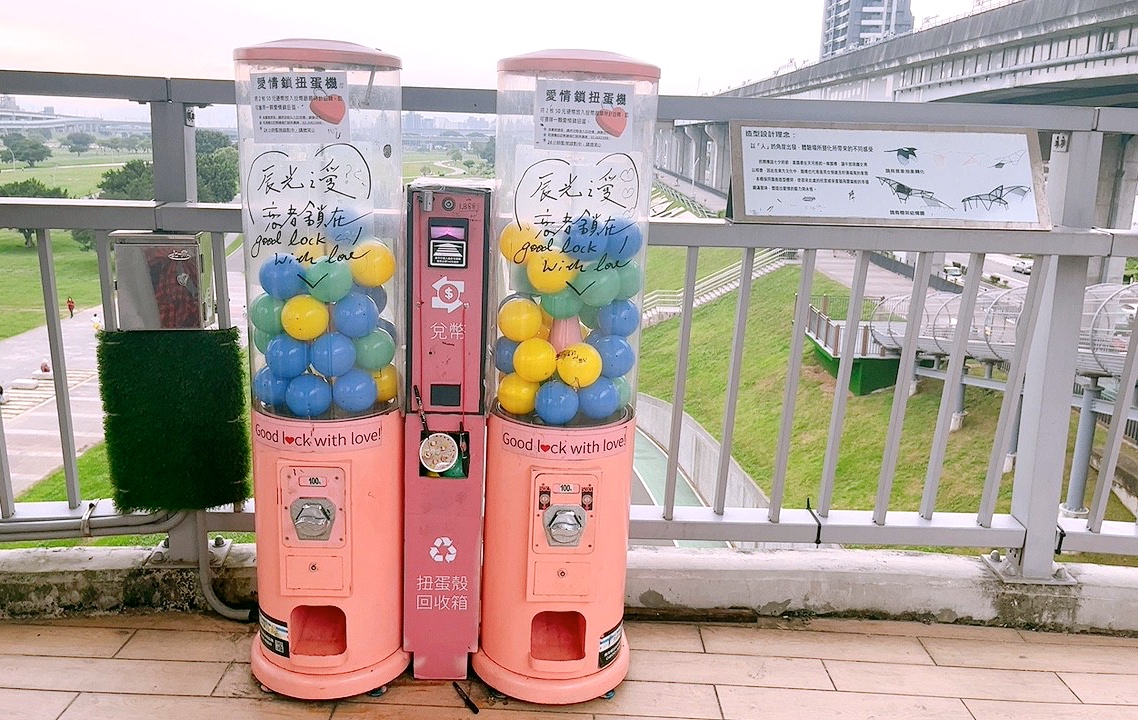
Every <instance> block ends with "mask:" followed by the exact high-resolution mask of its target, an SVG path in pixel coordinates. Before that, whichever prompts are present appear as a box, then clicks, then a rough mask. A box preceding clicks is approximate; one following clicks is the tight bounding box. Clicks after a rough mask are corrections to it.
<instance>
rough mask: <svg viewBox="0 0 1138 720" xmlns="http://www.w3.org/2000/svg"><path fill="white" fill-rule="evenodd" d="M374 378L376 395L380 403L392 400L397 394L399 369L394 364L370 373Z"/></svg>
mask: <svg viewBox="0 0 1138 720" xmlns="http://www.w3.org/2000/svg"><path fill="white" fill-rule="evenodd" d="M371 376H372V377H373V378H375V388H376V397H377V398H378V399H379V401H380V402H381V403H385V402H389V401H391V400H394V399H395V398H396V397H398V395H399V371H398V370H396V369H395V366H394V365H388V366H387V367H385V368H383V369H382V370H377V371H376V372H373V373H372V374H371Z"/></svg>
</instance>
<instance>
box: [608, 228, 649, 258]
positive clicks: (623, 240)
mask: <svg viewBox="0 0 1138 720" xmlns="http://www.w3.org/2000/svg"><path fill="white" fill-rule="evenodd" d="M643 245H644V233H642V232H640V226H639V225H637V224H636V223H634V222H630V223H628V224H627V225H624V226H623V227H621V228H620V230H618V231H617V232H615V233H613V234H612V235H610V236H609V244H608V259H609V260H631V259H632V258H634V257H636V254H637V253H639V252H640V248H641V247H642V246H643Z"/></svg>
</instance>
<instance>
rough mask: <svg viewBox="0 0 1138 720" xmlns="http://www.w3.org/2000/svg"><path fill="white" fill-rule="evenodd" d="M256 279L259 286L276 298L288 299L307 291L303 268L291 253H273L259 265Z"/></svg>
mask: <svg viewBox="0 0 1138 720" xmlns="http://www.w3.org/2000/svg"><path fill="white" fill-rule="evenodd" d="M257 279H258V280H260V282H261V287H262V288H263V289H264V291H265V292H267V293H268V294H269V295H272V296H273V297H275V298H276V299H277V300H288V299H289V298H290V297H293V296H294V295H300V294H301V293H304V292H306V291H307V288H308V286H307V285H305V284H304V268H303V267H302V266H301V264H300V263H299V262H298V261H297V259H296V258H294V257H293V256H292V255H285V254H283V253H273V256H272V257H271V258H268V259H267V260H265V263H264V264H263V265H261V270H260V272H258V273H257Z"/></svg>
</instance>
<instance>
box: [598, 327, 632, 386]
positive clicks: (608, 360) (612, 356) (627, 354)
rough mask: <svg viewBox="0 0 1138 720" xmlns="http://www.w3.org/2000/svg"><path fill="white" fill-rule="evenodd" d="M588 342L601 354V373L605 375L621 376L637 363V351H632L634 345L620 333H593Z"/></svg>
mask: <svg viewBox="0 0 1138 720" xmlns="http://www.w3.org/2000/svg"><path fill="white" fill-rule="evenodd" d="M594 338H595V339H594ZM586 342H588V343H589V344H590V345H592V346H593V347H595V348H596V349H597V352H599V353H600V354H601V375H603V376H604V377H607V378H615V377H620V376H621V375H624V374H625V373H627V372H628V371H629V370H631V369H632V366H633V365H635V364H636V353H634V352H633V351H632V345H630V344H629V342H628V341H627V340H625V339H624V338H622V337H620V336H619V335H597V334H596V333H592V334H590V335H589V337H588V340H587V341H586Z"/></svg>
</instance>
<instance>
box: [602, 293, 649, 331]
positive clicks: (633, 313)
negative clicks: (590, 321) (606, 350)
mask: <svg viewBox="0 0 1138 720" xmlns="http://www.w3.org/2000/svg"><path fill="white" fill-rule="evenodd" d="M639 326H640V311H639V310H638V309H637V308H636V305H635V304H633V302H632V301H631V300H616V301H614V302H611V303H609V304H608V305H605V306H604V307H602V308H599V309H598V310H597V327H598V328H599V329H600V331H601V332H603V333H604V334H606V335H620V336H621V337H628V336H629V335H631V334H632V333H634V332H636V328H637V327H639Z"/></svg>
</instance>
